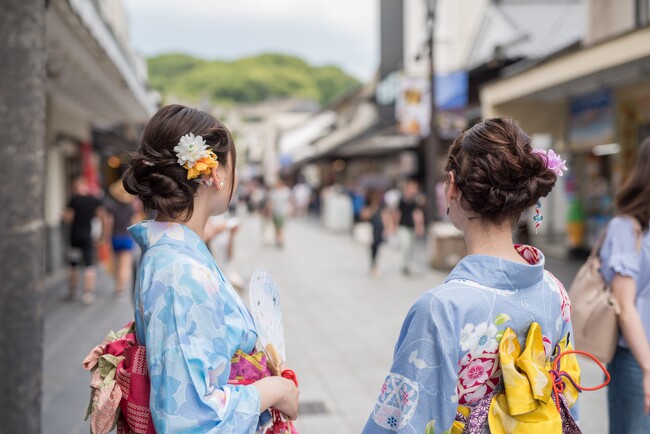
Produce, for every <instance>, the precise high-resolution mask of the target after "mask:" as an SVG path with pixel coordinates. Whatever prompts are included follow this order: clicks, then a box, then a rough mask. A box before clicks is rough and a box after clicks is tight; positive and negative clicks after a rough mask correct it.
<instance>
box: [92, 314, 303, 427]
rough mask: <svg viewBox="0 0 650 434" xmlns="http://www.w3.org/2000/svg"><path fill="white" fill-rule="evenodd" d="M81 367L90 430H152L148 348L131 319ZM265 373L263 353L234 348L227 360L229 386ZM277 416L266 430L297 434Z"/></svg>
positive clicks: (268, 374) (252, 380)
mask: <svg viewBox="0 0 650 434" xmlns="http://www.w3.org/2000/svg"><path fill="white" fill-rule="evenodd" d="M83 367H84V369H86V370H87V371H91V372H92V379H91V382H90V388H91V392H90V404H89V406H88V410H87V413H86V419H88V417H89V416H90V417H91V420H90V427H91V432H92V433H94V434H106V433H108V432H110V431H112V430H113V429H115V427H117V433H118V434H156V430H155V429H154V425H153V420H152V419H151V412H150V411H149V393H150V387H151V384H150V381H149V369H148V367H147V350H146V347H145V346H143V345H138V343H137V342H136V339H135V324H134V322H133V321H131V322H130V323H129V324H127V325H126V326H125V327H124V328H122V329H120V330H118V331H117V332H112V331H111V332H110V333H109V334H108V335H107V336H106V338H105V339H104V342H102V343H101V344H100V345H97V346H96V347H95V348H93V349H92V351H90V353H88V355H87V356H86V358H85V359H84V361H83ZM270 375H271V373H270V372H269V369H268V368H267V366H266V355H265V354H264V353H263V352H261V351H259V352H256V353H251V354H246V353H244V352H243V351H242V350H237V351H236V352H235V354H234V355H233V357H232V359H231V365H230V376H229V380H228V384H233V385H248V384H252V383H254V382H256V381H258V380H260V379H262V378H264V377H268V376H270ZM274 411H275V412H277V411H276V410H273V411H272V414H273V412H274ZM276 419H277V420H281V417H280V415H279V412H278V414H277V415H276V414H273V420H274V426H273V427H272V428H270V429H269V430H267V433H276V432H277V433H283V432H289V433H291V434H294V433H295V434H297V431H295V429H294V428H293V426H292V424H291V422H284V423H283V426H282V427H279V426H278V428H284V430H279V429H278V430H276V428H275V427H276Z"/></svg>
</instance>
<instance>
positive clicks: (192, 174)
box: [174, 133, 219, 179]
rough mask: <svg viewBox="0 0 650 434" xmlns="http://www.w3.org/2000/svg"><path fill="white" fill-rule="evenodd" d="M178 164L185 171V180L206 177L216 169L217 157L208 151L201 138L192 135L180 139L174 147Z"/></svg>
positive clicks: (217, 164)
mask: <svg viewBox="0 0 650 434" xmlns="http://www.w3.org/2000/svg"><path fill="white" fill-rule="evenodd" d="M174 152H175V153H176V157H177V158H178V160H177V161H178V164H180V165H181V166H182V167H184V168H185V169H187V179H194V178H196V177H198V176H200V175H207V174H209V173H210V172H211V170H212V168H213V167H218V166H219V162H218V161H217V156H216V155H215V153H214V152H213V151H212V150H211V149H210V147H209V146H208V144H207V143H206V141H205V140H203V137H201V136H195V135H194V134H192V133H188V134H185V135H184V136H183V137H181V140H180V141H179V142H178V145H176V146H175V147H174Z"/></svg>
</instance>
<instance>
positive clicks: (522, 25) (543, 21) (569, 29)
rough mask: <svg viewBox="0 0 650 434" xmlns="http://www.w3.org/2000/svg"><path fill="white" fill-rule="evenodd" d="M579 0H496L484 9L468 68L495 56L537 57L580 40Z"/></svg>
mask: <svg viewBox="0 0 650 434" xmlns="http://www.w3.org/2000/svg"><path fill="white" fill-rule="evenodd" d="M585 27H586V18H585V5H584V2H583V0H500V1H493V2H492V3H491V4H490V5H489V6H488V9H487V10H486V13H485V18H484V20H483V23H482V25H481V27H480V28H479V31H478V34H477V37H476V39H475V43H474V47H473V48H472V50H471V52H470V55H469V59H468V67H469V69H472V68H475V67H477V66H479V65H481V64H484V63H487V62H489V61H491V60H494V59H498V60H503V59H511V60H516V59H531V60H533V59H541V58H544V57H546V56H548V55H550V54H551V53H554V52H556V51H559V50H562V49H563V48H565V47H567V46H570V45H572V44H575V43H576V42H577V41H580V40H581V39H582V38H583V36H584V33H585Z"/></svg>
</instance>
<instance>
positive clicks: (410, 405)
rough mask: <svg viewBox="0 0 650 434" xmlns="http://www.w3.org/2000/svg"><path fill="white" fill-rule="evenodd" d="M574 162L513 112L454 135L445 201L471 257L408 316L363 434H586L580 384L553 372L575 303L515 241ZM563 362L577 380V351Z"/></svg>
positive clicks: (537, 256)
mask: <svg viewBox="0 0 650 434" xmlns="http://www.w3.org/2000/svg"><path fill="white" fill-rule="evenodd" d="M565 169H566V167H565V166H564V161H562V160H561V159H560V158H559V156H558V155H557V154H555V153H554V152H553V151H551V150H549V151H548V152H546V151H542V150H534V149H533V148H532V147H531V144H530V138H529V137H528V136H527V135H526V134H525V133H524V132H523V131H522V130H521V128H520V127H519V126H518V125H517V124H516V123H515V122H514V121H512V120H510V119H504V118H498V119H487V120H485V121H483V122H481V123H479V124H477V125H475V126H474V127H472V128H470V129H469V130H467V131H465V132H463V133H462V134H461V135H460V136H459V137H458V138H457V139H456V140H455V142H454V143H453V144H452V146H451V148H450V150H449V158H448V162H447V166H446V169H445V171H446V180H445V186H444V187H445V189H444V191H445V196H444V197H445V205H446V210H447V214H448V215H449V218H450V220H451V222H452V223H453V224H454V226H456V227H457V228H458V229H460V230H461V231H462V232H463V236H464V238H465V243H466V247H467V256H466V257H465V258H464V259H462V260H461V261H460V262H459V263H458V265H457V266H456V267H455V268H454V269H453V271H452V272H451V273H450V274H449V276H447V278H446V279H445V281H444V283H443V284H441V285H440V286H437V287H435V288H433V289H431V290H429V291H427V292H426V293H424V295H422V297H420V299H419V300H418V301H417V302H416V303H415V304H414V305H413V307H412V308H411V310H410V311H409V313H408V315H407V316H406V319H405V321H404V324H403V326H402V330H401V333H400V335H399V338H398V341H397V345H396V347H395V353H394V357H393V365H392V367H391V370H390V373H389V374H388V376H387V378H386V380H385V382H384V384H383V386H382V388H381V392H380V395H379V398H378V400H377V403H376V405H375V407H374V410H373V412H372V414H371V415H370V417H369V419H368V422H367V424H366V426H365V428H364V430H363V433H364V434H379V433H390V432H399V433H418V434H433V433H458V434H460V433H483V432H492V433H533V434H535V433H561V432H571V433H574V432H579V429H578V427H577V423H576V421H577V417H578V414H577V405H576V404H577V397H578V392H577V389H576V387H574V385H573V384H572V383H571V381H569V380H567V381H565V382H564V383H566V384H564V385H563V386H557V384H559V383H562V382H561V381H560V382H558V383H554V380H555V379H556V375H554V374H553V373H552V372H550V371H552V370H553V368H554V367H553V362H554V361H555V360H556V359H557V356H558V354H559V353H560V352H564V351H567V350H570V349H571V345H572V338H571V319H570V304H569V298H568V297H567V294H566V292H565V290H564V288H563V286H562V284H561V283H560V282H559V281H558V280H557V279H556V278H555V277H554V276H552V275H551V274H550V273H549V272H547V271H545V270H544V255H543V254H542V253H541V252H540V251H539V250H537V249H535V248H534V247H530V246H525V245H513V242H512V232H513V229H514V227H515V225H516V223H517V220H518V218H519V215H520V214H521V213H522V212H523V211H524V210H526V209H528V208H530V207H532V206H535V205H536V204H537V210H536V212H535V215H536V217H535V223H541V214H540V213H539V207H540V206H541V204H540V203H539V200H540V198H541V197H543V196H546V195H548V194H549V192H550V191H551V188H552V187H553V186H554V185H555V182H556V180H557V177H558V176H560V175H562V171H563V170H565ZM558 364H559V366H556V367H557V368H559V369H561V370H562V371H565V373H566V374H567V375H568V376H571V377H572V380H573V381H575V382H576V383H577V382H578V381H579V368H578V365H577V359H576V357H575V355H574V354H573V353H566V354H564V355H563V356H562V357H561V361H560V362H558ZM559 369H558V371H559ZM565 378H566V377H565ZM554 384H556V387H553V385H554ZM561 388H563V391H562V390H559V389H561ZM569 408H571V410H569Z"/></svg>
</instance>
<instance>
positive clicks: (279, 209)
mask: <svg viewBox="0 0 650 434" xmlns="http://www.w3.org/2000/svg"><path fill="white" fill-rule="evenodd" d="M268 206H269V212H270V214H271V218H272V219H273V226H274V228H275V245H276V246H277V247H280V248H282V247H284V229H285V224H286V221H287V218H288V217H289V215H290V214H291V206H292V200H291V190H290V189H289V187H287V185H286V184H285V183H284V181H283V180H282V179H281V178H278V180H277V181H276V182H275V186H274V187H273V189H272V190H271V191H270V193H269V200H268Z"/></svg>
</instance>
